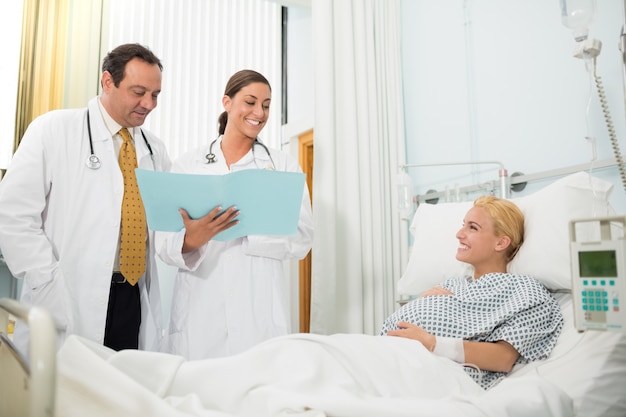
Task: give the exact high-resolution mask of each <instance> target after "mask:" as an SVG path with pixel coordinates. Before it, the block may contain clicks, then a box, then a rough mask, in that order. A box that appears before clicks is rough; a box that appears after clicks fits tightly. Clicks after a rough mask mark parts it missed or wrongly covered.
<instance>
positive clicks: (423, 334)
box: [387, 321, 437, 352]
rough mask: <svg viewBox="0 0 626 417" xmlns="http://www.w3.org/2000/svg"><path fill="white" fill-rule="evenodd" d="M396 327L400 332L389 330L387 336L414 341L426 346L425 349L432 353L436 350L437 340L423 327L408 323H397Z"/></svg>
mask: <svg viewBox="0 0 626 417" xmlns="http://www.w3.org/2000/svg"><path fill="white" fill-rule="evenodd" d="M396 327H398V330H388V331H387V336H399V337H406V338H407V339H414V340H417V341H418V342H421V343H422V345H424V347H425V348H426V349H428V350H429V351H431V352H432V351H433V349H435V344H436V343H437V338H436V337H435V336H434V335H432V334H430V333H428V332H427V331H426V330H424V329H422V328H421V327H419V326H416V325H415V324H412V323H408V322H406V321H399V322H397V323H396Z"/></svg>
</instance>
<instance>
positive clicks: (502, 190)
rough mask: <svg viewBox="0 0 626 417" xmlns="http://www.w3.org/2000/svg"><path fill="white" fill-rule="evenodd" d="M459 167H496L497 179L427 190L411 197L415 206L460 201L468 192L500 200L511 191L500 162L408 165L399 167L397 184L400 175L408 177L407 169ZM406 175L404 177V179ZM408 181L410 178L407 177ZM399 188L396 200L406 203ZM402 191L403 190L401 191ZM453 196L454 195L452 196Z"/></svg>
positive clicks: (505, 171) (507, 176) (504, 169)
mask: <svg viewBox="0 0 626 417" xmlns="http://www.w3.org/2000/svg"><path fill="white" fill-rule="evenodd" d="M460 165H472V166H478V165H498V166H499V167H500V169H499V170H498V179H497V180H495V181H487V182H484V183H483V184H480V185H473V186H466V187H459V186H458V185H457V186H455V188H454V189H453V190H450V189H446V190H445V191H437V190H428V191H427V192H426V195H416V196H411V199H412V202H415V203H417V205H419V204H421V203H430V204H436V203H437V202H438V201H439V199H440V198H441V199H443V201H445V202H451V201H457V202H458V201H461V194H462V193H469V192H475V191H480V192H483V193H484V192H488V193H489V194H491V195H497V196H498V197H501V198H509V196H510V191H511V183H510V178H509V173H508V171H507V170H506V168H505V167H504V164H503V163H502V162H500V161H460V162H438V163H432V164H408V165H400V167H399V168H400V174H399V176H398V184H400V178H401V177H400V175H402V177H403V178H406V177H408V174H407V170H408V169H409V168H425V167H442V166H460ZM404 175H406V177H404ZM409 179H410V177H409ZM400 190H401V188H400V187H399V188H398V198H399V199H403V198H404V201H406V198H405V197H402V196H401V195H400ZM402 190H403V189H402ZM452 194H454V195H452Z"/></svg>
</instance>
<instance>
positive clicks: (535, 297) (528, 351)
mask: <svg viewBox="0 0 626 417" xmlns="http://www.w3.org/2000/svg"><path fill="white" fill-rule="evenodd" d="M456 237H457V239H458V240H459V247H458V249H457V253H456V259H457V260H459V261H462V262H465V263H467V264H469V265H471V266H472V267H473V274H471V275H470V276H466V277H459V278H453V279H448V280H446V281H444V282H443V283H441V284H440V285H438V286H436V287H433V288H431V289H429V290H427V291H425V292H424V293H422V294H421V295H420V296H419V297H418V298H416V299H415V300H413V301H411V302H409V303H407V304H406V305H405V306H403V307H402V308H401V309H399V310H398V311H396V312H395V313H394V314H393V315H391V316H390V317H389V318H388V319H387V320H386V321H385V323H384V324H383V329H382V332H381V333H382V334H386V335H388V336H396V337H404V338H409V339H415V340H417V341H419V342H421V343H422V344H423V345H424V346H425V347H426V348H427V349H428V350H430V351H431V352H433V353H435V354H437V355H440V356H445V357H448V358H450V359H452V360H454V361H456V362H459V363H463V364H469V365H471V367H468V368H466V369H467V371H468V373H470V375H471V376H473V377H474V378H475V379H476V380H477V382H478V383H479V384H480V385H481V386H483V388H489V387H490V386H491V385H492V384H494V383H496V382H497V381H498V380H499V379H500V378H501V377H502V376H503V375H505V374H506V373H508V372H510V371H511V370H512V369H513V366H514V365H515V364H516V363H517V362H528V361H531V360H536V359H541V358H544V357H547V355H548V354H549V352H550V351H551V350H552V348H553V347H554V345H555V344H556V340H557V338H558V335H559V333H560V331H561V328H562V326H563V317H562V316H561V313H560V310H559V307H558V304H557V302H556V300H555V299H554V297H552V295H551V294H550V293H549V292H548V291H547V289H546V288H545V287H544V286H543V285H542V284H541V283H540V282H539V281H537V280H535V279H534V278H532V277H529V276H525V275H514V274H509V273H507V265H508V263H509V262H510V261H511V260H512V259H513V258H514V257H515V255H516V253H517V252H518V250H519V248H520V246H521V245H522V243H523V239H524V215H523V213H522V212H521V210H520V209H519V208H518V207H517V206H516V205H515V204H514V203H512V202H510V201H508V200H504V199H499V198H497V197H493V196H483V197H479V198H478V199H476V200H475V202H474V205H473V207H472V208H471V209H470V210H469V211H468V212H467V214H466V216H465V219H464V221H463V226H462V227H461V229H460V230H459V231H458V232H457V234H456ZM472 367H475V368H478V369H480V371H478V370H476V369H474V368H472Z"/></svg>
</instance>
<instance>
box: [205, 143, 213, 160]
mask: <svg viewBox="0 0 626 417" xmlns="http://www.w3.org/2000/svg"><path fill="white" fill-rule="evenodd" d="M211 146H213V144H211ZM205 158H206V163H207V164H212V163H214V162H215V154H214V153H213V152H211V151H209V153H208V154H206V156H205Z"/></svg>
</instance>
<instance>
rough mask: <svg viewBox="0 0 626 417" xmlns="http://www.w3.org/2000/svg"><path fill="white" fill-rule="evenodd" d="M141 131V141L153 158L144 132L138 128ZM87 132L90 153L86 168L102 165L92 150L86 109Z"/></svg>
mask: <svg viewBox="0 0 626 417" xmlns="http://www.w3.org/2000/svg"><path fill="white" fill-rule="evenodd" d="M139 131H140V132H141V136H143V141H144V142H145V143H146V146H147V147H148V151H150V158H152V160H154V154H153V153H152V147H151V146H150V144H149V143H148V139H147V138H146V134H145V133H143V130H142V129H139ZM87 134H88V135H89V151H90V155H89V156H88V157H87V168H90V169H98V168H100V167H101V166H102V162H100V158H98V155H96V153H95V152H94V150H93V139H92V138H91V122H90V120H89V110H87Z"/></svg>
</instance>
